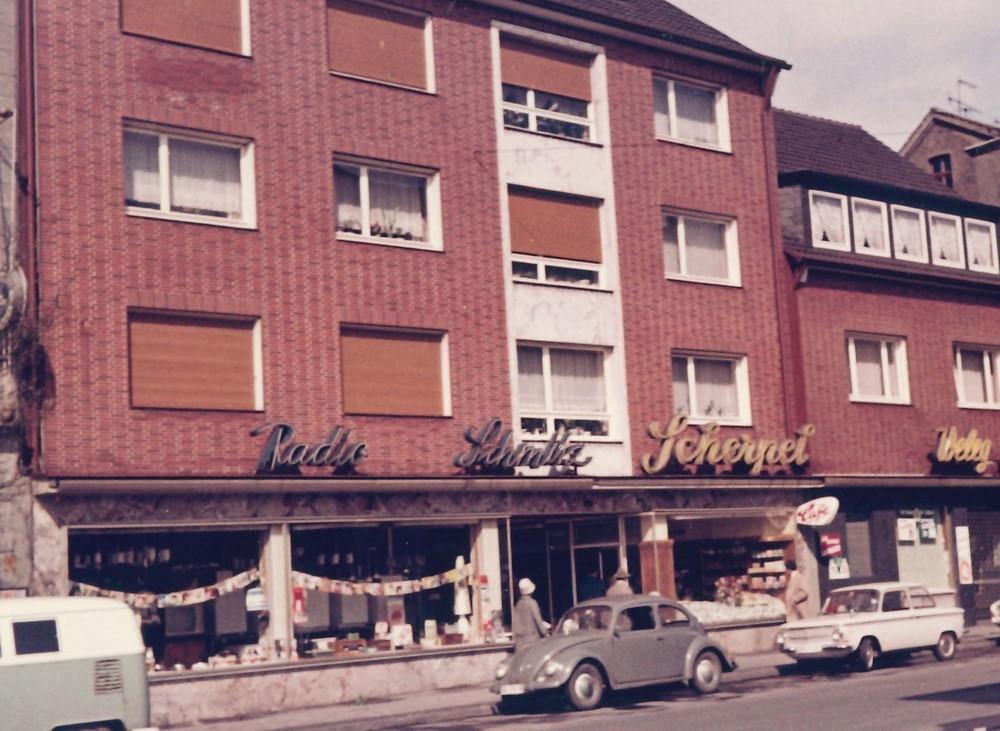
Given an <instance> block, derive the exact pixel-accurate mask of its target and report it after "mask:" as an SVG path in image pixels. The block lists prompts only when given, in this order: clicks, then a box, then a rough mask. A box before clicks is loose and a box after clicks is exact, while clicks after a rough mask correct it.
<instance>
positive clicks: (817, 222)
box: [812, 195, 847, 244]
mask: <svg viewBox="0 0 1000 731" xmlns="http://www.w3.org/2000/svg"><path fill="white" fill-rule="evenodd" d="M842 206H843V202H842V201H840V200H839V199H837V198H828V197H826V196H821V195H818V196H815V197H814V198H813V201H812V210H813V238H814V239H815V240H818V241H827V242H829V243H831V244H844V243H845V242H846V241H847V239H846V238H845V236H844V216H843V208H842ZM816 229H819V230H818V231H817V230H816Z"/></svg>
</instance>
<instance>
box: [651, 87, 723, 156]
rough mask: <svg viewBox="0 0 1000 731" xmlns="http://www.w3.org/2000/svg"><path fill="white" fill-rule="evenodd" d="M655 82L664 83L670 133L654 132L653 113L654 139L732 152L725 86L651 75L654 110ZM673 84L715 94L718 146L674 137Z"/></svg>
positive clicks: (675, 116)
mask: <svg viewBox="0 0 1000 731" xmlns="http://www.w3.org/2000/svg"><path fill="white" fill-rule="evenodd" d="M657 82H665V83H666V85H667V116H668V118H669V126H670V130H671V133H670V134H668V135H666V136H664V135H662V134H660V133H659V131H657V130H656V121H655V116H656V115H655V112H654V121H653V130H654V134H655V135H656V139H658V140H663V141H664V142H675V143H677V144H680V145H690V146H691V147H700V148H702V149H705V150H715V151H717V152H729V153H731V152H732V151H733V146H732V137H731V135H730V131H729V94H728V92H727V90H726V87H725V86H719V85H717V84H709V83H706V82H704V81H698V80H697V79H691V78H686V77H684V76H667V75H665V74H654V75H653V95H654V109H655V95H656V93H657ZM675 84H684V85H686V86H694V87H698V88H701V89H705V90H706V91H711V92H714V93H715V124H716V127H717V128H718V131H719V142H718V144H715V145H713V144H709V143H707V142H698V141H697V140H689V139H686V138H684V137H678V136H676V135H675V134H674V133H673V131H674V130H676V129H677V101H676V90H675V87H674V85H675Z"/></svg>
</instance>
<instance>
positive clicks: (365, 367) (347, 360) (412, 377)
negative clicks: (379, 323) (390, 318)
mask: <svg viewBox="0 0 1000 731" xmlns="http://www.w3.org/2000/svg"><path fill="white" fill-rule="evenodd" d="M340 349H341V372H342V378H343V382H342V385H343V396H344V413H345V414H382V415H388V416H449V415H450V413H451V397H450V392H449V387H448V372H449V370H448V348H447V339H446V337H445V335H444V334H443V333H440V332H427V331H420V330H388V329H382V328H369V327H345V328H343V329H342V330H341V333H340Z"/></svg>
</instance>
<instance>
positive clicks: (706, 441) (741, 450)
mask: <svg viewBox="0 0 1000 731" xmlns="http://www.w3.org/2000/svg"><path fill="white" fill-rule="evenodd" d="M687 427H688V419H687V417H686V416H684V415H683V414H678V415H677V416H675V417H674V418H673V419H671V420H670V423H669V424H668V425H667V428H666V429H663V428H661V426H660V422H658V421H654V422H653V423H652V424H650V425H649V435H650V436H651V437H653V439H657V440H659V442H660V449H659V452H657V453H656V454H646V455H643V457H642V461H641V465H642V470H643V472H645V473H647V474H650V475H654V474H658V473H660V472H663V471H665V470H666V469H667V468H668V467H669V466H670V464H672V463H675V464H679V465H699V466H700V465H705V464H708V465H712V466H718V465H724V466H726V467H730V468H733V467H735V466H737V465H743V466H745V467H748V468H749V471H750V474H751V475H759V474H760V471H761V470H762V469H763V468H764V467H765V466H767V467H774V466H781V467H802V466H804V465H805V464H806V463H808V462H809V455H808V453H807V452H806V443H807V442H808V440H809V437H811V436H812V435H813V434H814V433H815V432H816V427H815V426H813V425H812V424H805V425H804V426H801V427H799V428H798V429H797V430H796V432H795V438H794V439H784V440H776V439H754V438H753V437H751V436H750V435H749V434H741V435H740V436H739V437H730V438H728V439H720V438H719V437H717V436H716V434H717V433H718V432H719V429H720V427H719V425H718V424H716V423H715V422H711V423H709V424H704V425H701V426H697V427H695V429H697V431H698V432H699V433H697V434H695V435H692V436H683V434H684V431H685V429H687Z"/></svg>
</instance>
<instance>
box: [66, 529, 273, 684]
mask: <svg viewBox="0 0 1000 731" xmlns="http://www.w3.org/2000/svg"><path fill="white" fill-rule="evenodd" d="M263 540H264V536H263V534H262V533H260V532H257V531H251V530H245V531H183V532H182V531H161V532H115V533H106V532H102V533H96V532H93V533H92V532H86V531H79V532H77V531H72V532H70V536H69V556H70V569H69V576H70V582H71V593H74V594H83V595H88V596H109V597H111V598H113V599H118V600H120V601H124V602H125V603H127V604H129V605H131V606H132V607H133V608H134V609H135V611H136V613H137V614H138V616H139V618H140V620H141V630H142V637H143V641H144V642H145V644H146V647H147V648H148V649H149V652H148V653H147V665H149V666H150V667H149V669H156V670H186V669H195V670H201V669H206V668H211V667H224V666H229V665H237V664H245V663H251V662H258V661H262V660H267V659H270V648H269V647H268V646H267V643H266V642H265V641H264V637H265V635H266V632H267V626H268V617H269V613H268V611H267V607H266V602H265V601H264V600H263V598H262V596H261V590H260V568H259V567H260V556H261V546H262V545H263ZM248 595H249V596H248ZM256 597H260V598H259V599H258V598H256Z"/></svg>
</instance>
